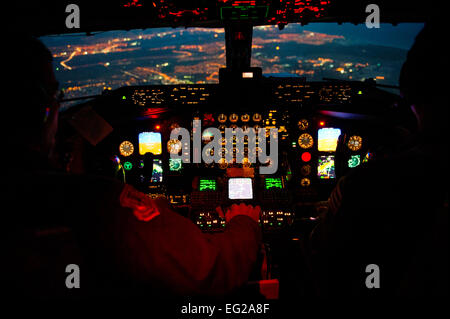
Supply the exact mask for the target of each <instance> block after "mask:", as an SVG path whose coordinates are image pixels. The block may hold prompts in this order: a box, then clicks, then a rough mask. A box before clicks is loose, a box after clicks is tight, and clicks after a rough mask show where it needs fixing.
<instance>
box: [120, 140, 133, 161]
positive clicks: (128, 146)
mask: <svg viewBox="0 0 450 319" xmlns="http://www.w3.org/2000/svg"><path fill="white" fill-rule="evenodd" d="M119 152H120V155H122V156H125V157H126V156H130V155H131V154H133V152H134V145H133V143H131V142H129V141H123V142H122V143H121V144H120V146H119Z"/></svg>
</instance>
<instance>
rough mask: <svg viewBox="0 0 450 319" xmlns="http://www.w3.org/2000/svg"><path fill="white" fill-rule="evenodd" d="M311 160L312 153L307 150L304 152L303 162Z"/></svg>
mask: <svg viewBox="0 0 450 319" xmlns="http://www.w3.org/2000/svg"><path fill="white" fill-rule="evenodd" d="M310 160H311V153H310V152H305V153H303V154H302V161H303V162H309V161H310Z"/></svg>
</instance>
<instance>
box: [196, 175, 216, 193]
mask: <svg viewBox="0 0 450 319" xmlns="http://www.w3.org/2000/svg"><path fill="white" fill-rule="evenodd" d="M216 188H217V185H216V180H215V179H203V178H202V179H200V183H199V191H201V192H203V191H215V190H216Z"/></svg>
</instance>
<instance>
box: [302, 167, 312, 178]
mask: <svg viewBox="0 0 450 319" xmlns="http://www.w3.org/2000/svg"><path fill="white" fill-rule="evenodd" d="M300 173H302V175H303V176H308V175H309V174H311V165H303V166H302V168H301V169H300Z"/></svg>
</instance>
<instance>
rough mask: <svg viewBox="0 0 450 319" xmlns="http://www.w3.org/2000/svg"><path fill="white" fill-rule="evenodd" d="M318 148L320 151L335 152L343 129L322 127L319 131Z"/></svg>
mask: <svg viewBox="0 0 450 319" xmlns="http://www.w3.org/2000/svg"><path fill="white" fill-rule="evenodd" d="M318 135H319V136H318V139H319V140H318V142H317V149H318V150H319V151H320V152H335V151H336V147H337V142H338V138H339V136H340V135H341V130H340V129H338V128H329V127H328V128H321V129H319V132H318Z"/></svg>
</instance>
